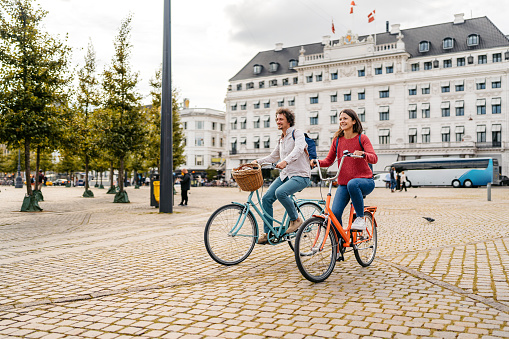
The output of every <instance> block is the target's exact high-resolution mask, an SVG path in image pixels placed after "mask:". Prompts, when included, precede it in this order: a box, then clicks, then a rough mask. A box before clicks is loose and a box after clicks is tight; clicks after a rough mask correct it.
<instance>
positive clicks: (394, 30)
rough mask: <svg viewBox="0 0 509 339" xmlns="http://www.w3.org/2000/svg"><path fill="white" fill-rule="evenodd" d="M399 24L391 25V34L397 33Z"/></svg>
mask: <svg viewBox="0 0 509 339" xmlns="http://www.w3.org/2000/svg"><path fill="white" fill-rule="evenodd" d="M399 26H400V24H393V25H391V34H399V32H400V31H399Z"/></svg>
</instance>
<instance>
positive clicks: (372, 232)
mask: <svg viewBox="0 0 509 339" xmlns="http://www.w3.org/2000/svg"><path fill="white" fill-rule="evenodd" d="M364 216H365V217H366V225H367V230H366V231H363V232H362V233H361V232H356V233H357V235H356V236H355V237H356V239H355V242H354V247H353V253H354V254H355V259H357V262H358V263H359V265H361V266H362V267H367V266H369V265H371V263H372V262H373V260H374V259H375V254H376V246H377V234H376V227H375V222H374V218H373V215H372V214H371V213H369V212H365V213H364ZM353 237H354V235H353V234H352V238H353Z"/></svg>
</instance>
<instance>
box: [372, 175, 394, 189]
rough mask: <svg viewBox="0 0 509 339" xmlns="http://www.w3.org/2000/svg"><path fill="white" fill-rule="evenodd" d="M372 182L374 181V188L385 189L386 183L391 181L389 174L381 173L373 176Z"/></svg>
mask: <svg viewBox="0 0 509 339" xmlns="http://www.w3.org/2000/svg"><path fill="white" fill-rule="evenodd" d="M373 180H375V187H387V182H390V181H391V177H390V174H389V172H383V173H378V174H375V176H374V177H373Z"/></svg>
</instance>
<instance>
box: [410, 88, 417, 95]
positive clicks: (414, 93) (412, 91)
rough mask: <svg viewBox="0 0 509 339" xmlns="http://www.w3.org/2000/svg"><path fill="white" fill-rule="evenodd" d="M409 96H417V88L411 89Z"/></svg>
mask: <svg viewBox="0 0 509 339" xmlns="http://www.w3.org/2000/svg"><path fill="white" fill-rule="evenodd" d="M408 95H417V87H416V88H410V89H409V90H408Z"/></svg>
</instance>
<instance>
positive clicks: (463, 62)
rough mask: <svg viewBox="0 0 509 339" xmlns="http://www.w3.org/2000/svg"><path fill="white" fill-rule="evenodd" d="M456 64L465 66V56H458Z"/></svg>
mask: <svg viewBox="0 0 509 339" xmlns="http://www.w3.org/2000/svg"><path fill="white" fill-rule="evenodd" d="M456 66H458V67H460V66H465V58H458V59H456Z"/></svg>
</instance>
